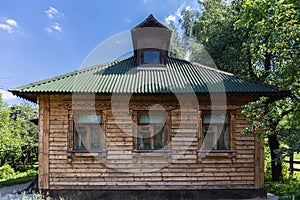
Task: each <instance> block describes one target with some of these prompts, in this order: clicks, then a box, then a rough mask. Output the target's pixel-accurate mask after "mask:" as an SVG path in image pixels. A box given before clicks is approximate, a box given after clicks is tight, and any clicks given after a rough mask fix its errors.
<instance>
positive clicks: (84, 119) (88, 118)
mask: <svg viewBox="0 0 300 200" xmlns="http://www.w3.org/2000/svg"><path fill="white" fill-rule="evenodd" d="M100 120H101V117H100V115H96V114H79V115H77V123H97V124H98V123H100Z"/></svg>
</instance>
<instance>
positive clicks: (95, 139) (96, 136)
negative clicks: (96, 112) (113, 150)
mask: <svg viewBox="0 0 300 200" xmlns="http://www.w3.org/2000/svg"><path fill="white" fill-rule="evenodd" d="M90 129H91V133H90V137H91V138H90V141H91V149H100V126H99V125H96V126H91V127H90Z"/></svg>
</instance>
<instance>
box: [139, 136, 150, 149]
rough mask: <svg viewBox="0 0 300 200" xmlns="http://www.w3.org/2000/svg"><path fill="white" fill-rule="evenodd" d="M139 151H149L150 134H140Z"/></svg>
mask: <svg viewBox="0 0 300 200" xmlns="http://www.w3.org/2000/svg"><path fill="white" fill-rule="evenodd" d="M139 149H140V150H145V149H151V146H150V132H145V133H143V132H141V133H140V143H139Z"/></svg>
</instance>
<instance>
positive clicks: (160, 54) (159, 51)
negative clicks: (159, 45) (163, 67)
mask: <svg viewBox="0 0 300 200" xmlns="http://www.w3.org/2000/svg"><path fill="white" fill-rule="evenodd" d="M146 52H158V59H159V61H158V62H157V63H155V62H153V63H151V62H150V63H146V62H145V53H146ZM141 57H142V63H143V64H145V65H149V64H150V65H157V64H162V51H161V50H158V49H144V50H143V51H142V55H141Z"/></svg>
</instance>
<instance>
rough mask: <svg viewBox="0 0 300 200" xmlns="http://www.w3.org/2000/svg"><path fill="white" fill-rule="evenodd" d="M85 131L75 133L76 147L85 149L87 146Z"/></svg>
mask: <svg viewBox="0 0 300 200" xmlns="http://www.w3.org/2000/svg"><path fill="white" fill-rule="evenodd" d="M86 135H87V134H86V132H78V133H77V149H86V147H87V137H86Z"/></svg>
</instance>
